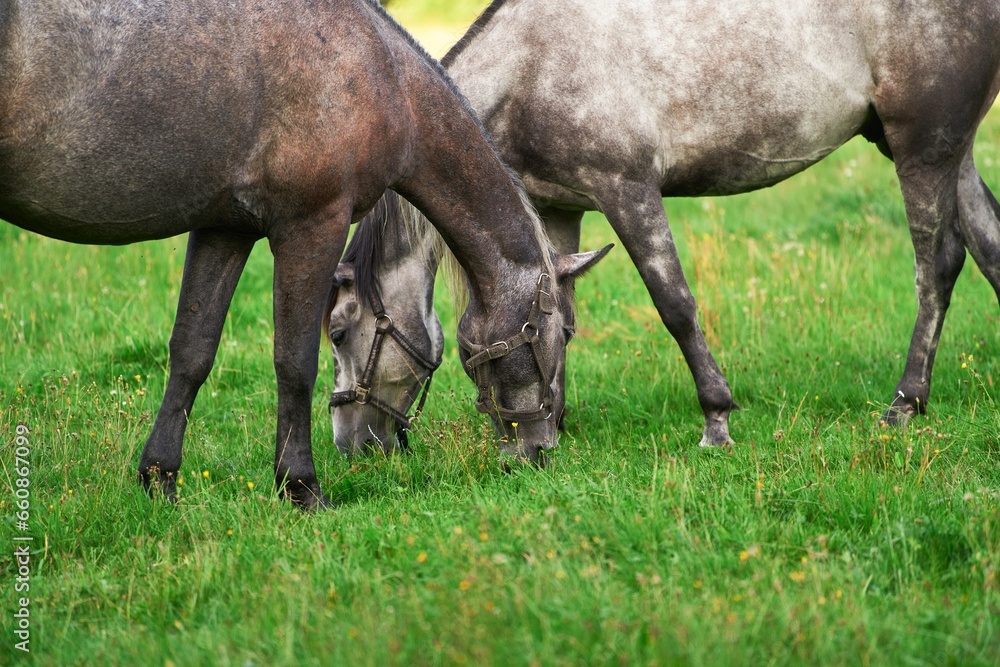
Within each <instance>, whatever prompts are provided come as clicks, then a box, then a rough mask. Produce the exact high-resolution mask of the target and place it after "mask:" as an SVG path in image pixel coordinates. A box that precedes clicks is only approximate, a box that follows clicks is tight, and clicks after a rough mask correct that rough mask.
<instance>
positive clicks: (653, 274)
mask: <svg viewBox="0 0 1000 667" xmlns="http://www.w3.org/2000/svg"><path fill="white" fill-rule="evenodd" d="M998 35H1000V4H998V3H997V2H996V1H995V0H952V1H950V2H932V1H928V0H920V1H917V2H898V1H896V0H844V1H842V2H836V3H831V2H823V1H821V0H782V1H780V2H779V1H777V0H767V1H764V2H745V0H605V1H603V2H591V1H590V0H558V1H553V0H494V2H492V3H491V4H490V6H489V7H488V8H487V9H486V11H485V12H484V13H483V15H482V16H481V17H480V18H479V19H478V20H477V21H476V22H475V24H474V25H473V26H472V28H471V29H470V30H469V31H468V33H467V34H466V35H465V36H464V37H463V38H462V39H461V40H460V41H459V43H458V44H456V45H455V47H454V48H453V49H452V50H451V51H450V52H449V53H448V54H447V55H446V56H445V57H444V59H442V63H443V64H444V65H445V66H446V67H447V68H448V71H449V73H450V74H451V75H452V76H453V77H454V79H455V81H456V82H457V83H458V84H459V86H461V88H462V91H463V92H464V93H465V95H466V96H467V98H468V100H469V102H470V104H471V105H472V107H473V108H474V109H475V110H476V111H477V112H478V113H479V115H480V118H482V120H483V123H484V125H485V126H486V129H487V131H488V132H489V134H490V136H491V137H492V138H493V141H494V142H495V144H496V146H497V149H498V150H499V152H500V155H501V156H502V157H503V158H504V160H506V161H507V163H508V164H509V165H510V166H511V167H512V168H513V169H515V170H516V171H517V172H518V173H519V174H520V175H521V178H522V179H523V181H524V184H525V186H526V188H527V191H528V193H529V195H530V196H531V198H532V200H533V201H534V202H535V203H536V205H538V207H539V212H540V213H541V215H542V218H543V220H544V222H545V224H546V229H547V231H548V234H549V237H550V238H551V239H552V241H553V243H554V244H555V246H556V248H557V249H558V250H560V251H561V252H575V251H576V249H577V248H578V247H579V241H580V223H581V218H582V216H583V212H584V211H588V210H598V211H601V212H603V213H604V214H605V215H606V216H607V218H608V221H609V222H610V223H611V225H612V227H614V229H615V232H616V233H617V234H618V236H619V238H620V239H621V241H622V244H623V245H624V246H625V249H626V250H627V251H628V253H629V256H630V257H631V258H632V261H633V262H634V263H635V265H636V267H637V268H638V270H639V274H640V275H641V276H642V279H643V281H644V282H645V283H646V287H647V288H648V290H649V293H650V296H651V297H652V299H653V302H654V304H655V305H656V308H657V310H658V311H659V315H660V318H661V319H662V321H663V323H664V325H665V326H666V328H667V330H668V331H669V332H670V334H671V335H672V336H673V337H674V338H675V339H676V340H677V343H678V344H679V345H680V349H681V352H682V353H683V354H684V358H685V360H686V361H687V364H688V367H689V368H690V369H691V373H692V375H693V376H694V382H695V385H696V387H697V391H698V400H699V402H700V403H701V408H702V411H703V413H704V419H705V428H704V434H703V437H702V441H701V442H702V444H703V445H718V444H726V443H730V442H732V440H731V438H730V435H729V414H730V411H731V410H733V409H735V408H736V405H735V403H734V402H733V396H732V392H731V391H730V388H729V384H728V382H727V381H726V378H725V377H724V376H723V374H722V372H721V371H720V370H719V367H718V366H717V364H716V362H715V360H714V358H713V356H712V353H711V351H710V350H709V348H708V345H707V343H706V342H705V337H704V335H703V334H702V332H701V328H700V327H699V325H698V321H697V318H696V305H695V300H694V296H693V295H692V294H691V291H690V289H689V288H688V285H687V281H686V280H685V277H684V273H683V271H682V270H681V264H680V261H679V259H678V256H677V249H676V247H675V245H674V242H673V238H672V236H671V233H670V227H669V225H668V223H667V218H666V216H665V215H664V209H663V203H662V200H661V198H662V197H670V196H702V195H724V194H735V193H739V192H749V191H752V190H755V189H758V188H763V187H767V186H770V185H773V184H775V183H777V182H779V181H781V180H783V179H785V178H788V177H790V176H792V175H793V174H796V173H798V172H800V171H802V170H803V169H805V168H807V167H808V166H810V165H811V164H813V163H815V162H817V161H819V160H820V159H822V158H823V157H825V156H826V155H828V154H829V153H831V152H832V151H833V150H834V149H836V148H837V147H838V146H840V145H841V144H843V143H844V142H846V141H847V140H848V139H850V138H851V137H853V136H856V135H859V134H860V135H862V136H864V137H865V138H867V139H869V140H870V141H872V142H874V143H875V144H876V145H877V146H878V148H879V150H880V151H881V152H882V153H883V154H885V155H886V156H887V157H889V158H890V159H892V160H893V161H894V162H895V165H896V173H897V175H898V177H899V182H900V186H901V189H902V194H903V200H904V202H905V204H906V213H907V218H908V220H909V225H910V233H911V235H912V238H913V247H914V250H915V254H916V288H917V301H918V311H917V321H916V324H915V326H914V330H913V337H912V339H911V341H910V351H909V354H908V355H907V360H906V367H905V369H904V370H903V375H902V378H901V379H900V380H899V383H898V385H897V387H896V391H895V394H894V395H893V398H892V404H891V406H890V408H889V409H888V411H887V412H886V414H885V417H884V418H885V419H886V420H887V421H889V422H892V423H902V424H905V423H906V421H907V420H908V419H909V418H910V417H912V416H914V415H916V414H918V413H922V412H923V411H924V410H925V409H926V405H927V400H928V397H929V394H930V382H931V370H932V367H933V363H934V355H935V352H936V350H937V345H938V339H939V337H940V334H941V327H942V325H943V323H944V317H945V312H946V310H947V308H948V305H949V302H950V299H951V293H952V288H953V286H954V284H955V280H956V278H957V277H958V274H959V272H960V271H961V270H962V266H963V263H964V261H965V254H966V249H968V251H969V252H970V253H971V254H972V257H973V258H974V259H975V261H976V263H977V264H978V265H979V268H980V269H982V271H983V273H984V274H985V276H986V278H987V279H988V280H989V281H990V284H991V285H992V286H993V288H994V290H996V291H997V293H998V295H1000V205H998V204H997V200H996V199H995V198H994V196H993V195H992V193H991V192H990V191H989V189H988V188H987V187H986V185H985V184H984V183H983V181H982V179H980V177H979V174H978V172H977V171H976V166H975V164H974V162H973V159H972V144H973V141H974V139H975V135H976V128H977V127H978V126H979V123H980V121H981V120H982V118H983V116H984V115H985V114H986V112H987V110H988V109H989V108H990V106H991V104H992V103H993V100H994V98H995V97H996V95H997V91H998V89H1000V39H998ZM409 288H410V289H411V290H420V289H422V285H421V284H419V283H414V282H411V283H410V284H409ZM384 306H385V308H387V309H390V310H392V312H394V313H395V314H397V315H398V316H399V317H404V316H405V315H404V314H403V313H402V312H400V311H401V310H402V309H404V308H406V307H407V304H404V303H396V302H391V301H389V300H386V302H385V304H384ZM360 321H365V322H367V321H368V320H367V318H361V320H360ZM348 335H349V334H348ZM354 354H355V355H357V356H355V357H354V358H353V359H351V360H350V361H347V360H346V359H343V357H344V356H345V355H338V362H341V361H343V362H344V363H346V364H353V365H357V364H359V363H361V359H363V358H364V357H363V356H361V355H363V354H364V353H363V352H362V353H354ZM376 378H377V374H376ZM411 395H412V392H411ZM407 407H408V405H407V404H405V402H401V403H399V404H397V408H398V409H402V410H404V411H405V410H406V408H407ZM355 428H361V426H358V425H355Z"/></svg>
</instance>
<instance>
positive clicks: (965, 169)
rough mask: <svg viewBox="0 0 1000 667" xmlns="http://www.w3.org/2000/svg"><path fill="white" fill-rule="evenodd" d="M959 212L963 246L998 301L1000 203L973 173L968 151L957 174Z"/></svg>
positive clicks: (974, 171)
mask: <svg viewBox="0 0 1000 667" xmlns="http://www.w3.org/2000/svg"><path fill="white" fill-rule="evenodd" d="M958 213H959V225H960V226H961V229H962V236H963V238H964V239H965V247H966V248H967V249H968V250H969V253H970V254H971V255H972V258H973V259H974V260H976V265H977V266H979V270H980V271H982V272H983V275H984V276H986V279H987V280H988V281H989V282H990V285H992V286H993V290H994V291H995V292H996V293H997V298H998V299H1000V203H997V199H996V197H994V196H993V193H992V192H990V189H989V188H988V187H986V184H985V183H983V179H982V178H980V176H979V172H978V171H976V165H975V163H974V162H973V160H972V151H971V150H970V151H969V152H968V153H966V154H965V158H964V159H963V160H962V167H961V171H960V172H959V177H958Z"/></svg>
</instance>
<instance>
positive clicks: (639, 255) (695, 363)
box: [597, 183, 739, 447]
mask: <svg viewBox="0 0 1000 667" xmlns="http://www.w3.org/2000/svg"><path fill="white" fill-rule="evenodd" d="M597 194H598V199H599V200H600V202H601V205H602V210H603V211H604V213H605V215H606V216H607V218H608V221H609V222H610V223H611V225H612V227H614V229H615V231H616V232H617V233H618V236H619V238H620V239H621V241H622V245H624V246H625V249H626V250H627V251H628V254H629V256H630V257H631V258H632V261H633V262H634V263H635V266H636V268H637V269H638V270H639V275H641V276H642V280H643V282H644V283H645V284H646V288H647V289H648V290H649V294H650V296H651V297H652V299H653V304H654V305H655V306H656V310H657V311H658V312H659V314H660V319H661V320H663V324H664V325H665V326H666V327H667V331H669V332H670V335H671V336H673V337H674V340H676V341H677V344H678V345H679V346H680V349H681V353H682V354H683V355H684V360H685V361H686V362H687V365H688V368H689V369H690V371H691V375H692V376H693V377H694V383H695V387H696V388H697V390H698V403H699V404H700V405H701V409H702V413H703V414H704V416H705V430H704V432H703V434H702V439H701V443H700V445H701V446H702V447H713V446H719V445H728V444H732V443H733V440H732V438H730V437H729V413H730V412H731V411H733V410H738V409H739V407H738V406H737V405H736V404H735V403H734V402H733V394H732V391H731V390H730V388H729V383H728V382H727V381H726V378H725V376H724V375H723V374H722V371H720V370H719V366H718V365H717V364H716V363H715V358H714V357H713V356H712V351H711V350H710V349H709V348H708V343H707V342H706V341H705V336H704V334H703V333H702V331H701V327H700V326H699V325H698V318H697V304H696V303H695V299H694V295H693V294H691V289H690V288H689V287H688V284H687V280H686V279H685V278H684V271H683V269H682V268H681V262H680V258H679V257H678V256H677V247H676V246H675V245H674V240H673V237H672V235H671V233H670V227H669V225H668V223H667V217H666V214H665V213H664V211H663V199H662V197H661V196H660V192H659V189H658V188H657V187H656V186H651V185H649V184H643V183H633V184H625V185H624V186H623V185H621V184H620V183H616V184H615V185H614V186H613V187H609V188H608V191H607V192H603V193H601V192H599V193H597Z"/></svg>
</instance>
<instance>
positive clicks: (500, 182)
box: [394, 63, 551, 309]
mask: <svg viewBox="0 0 1000 667" xmlns="http://www.w3.org/2000/svg"><path fill="white" fill-rule="evenodd" d="M416 70H417V71H416V72H410V75H411V76H410V77H409V80H408V84H409V85H408V89H409V92H410V94H411V95H413V96H414V97H415V98H416V99H414V100H413V102H412V103H411V105H410V106H411V109H412V113H413V120H414V138H413V142H412V149H413V161H412V163H411V164H412V165H413V168H412V169H411V170H410V172H409V173H408V174H406V175H405V176H403V177H402V178H401V179H400V181H399V182H397V183H396V185H395V186H394V189H396V190H398V191H399V192H400V193H402V194H403V195H404V196H406V198H407V199H409V200H410V201H412V202H413V203H414V204H415V205H416V206H417V208H419V209H420V210H421V211H422V212H423V213H424V214H425V215H426V216H427V217H428V218H429V219H430V220H431V221H432V223H433V224H434V226H435V227H436V228H437V231H438V232H439V233H440V234H441V237H442V238H443V239H444V241H445V243H446V244H447V245H448V247H449V249H450V250H451V251H452V253H453V254H454V255H455V258H456V259H457V261H458V262H459V264H461V266H462V268H463V269H464V270H465V273H466V276H467V279H468V283H469V292H470V300H471V302H472V305H475V304H477V303H478V304H480V305H482V306H483V307H485V308H487V309H491V308H496V307H504V306H507V305H508V304H511V303H515V302H516V301H520V300H525V298H526V297H527V299H526V300H525V302H526V303H527V302H530V297H531V296H532V295H531V294H527V291H529V290H531V289H533V288H534V284H535V280H536V279H537V277H538V275H539V274H540V273H542V272H546V271H548V272H551V259H550V257H549V253H548V252H547V248H548V244H547V241H546V240H545V237H544V233H543V232H542V231H541V224H540V222H539V220H538V217H537V215H536V214H535V213H534V210H533V209H532V207H531V205H530V203H529V202H528V200H527V197H526V195H525V194H524V190H523V188H522V187H521V186H520V184H519V183H518V182H516V180H515V178H514V177H512V176H511V173H510V172H509V171H508V170H507V168H506V166H505V165H504V164H503V162H502V161H501V160H500V158H499V156H498V155H497V153H496V151H495V150H494V148H493V146H492V145H491V144H490V143H489V141H488V140H487V139H486V137H485V135H484V133H483V130H482V128H481V126H480V124H479V121H478V119H476V117H475V115H474V114H473V112H472V111H471V110H470V109H469V108H468V106H467V105H466V104H465V102H464V99H462V98H461V96H460V94H459V93H458V92H457V90H456V89H454V88H453V87H452V85H451V84H450V82H449V80H448V79H447V77H446V76H445V75H444V73H443V70H440V69H439V68H436V67H433V66H432V65H431V64H430V63H424V64H423V66H422V67H419V68H416ZM528 278H530V280H528Z"/></svg>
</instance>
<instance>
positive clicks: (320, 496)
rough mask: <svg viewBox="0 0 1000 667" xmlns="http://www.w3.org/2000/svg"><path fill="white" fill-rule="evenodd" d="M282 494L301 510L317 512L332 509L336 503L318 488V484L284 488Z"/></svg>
mask: <svg viewBox="0 0 1000 667" xmlns="http://www.w3.org/2000/svg"><path fill="white" fill-rule="evenodd" d="M284 496H285V497H286V498H288V499H289V500H291V501H292V504H293V505H295V506H296V507H298V508H299V509H300V510H302V511H303V512H319V511H322V510H328V509H333V508H334V507H336V506H337V505H336V504H335V503H334V502H333V501H332V500H330V498H329V497H328V496H327V495H326V494H325V493H323V492H322V491H320V490H319V486H317V485H312V486H303V487H300V488H298V489H295V490H293V489H290V488H286V489H285V493H284Z"/></svg>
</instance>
